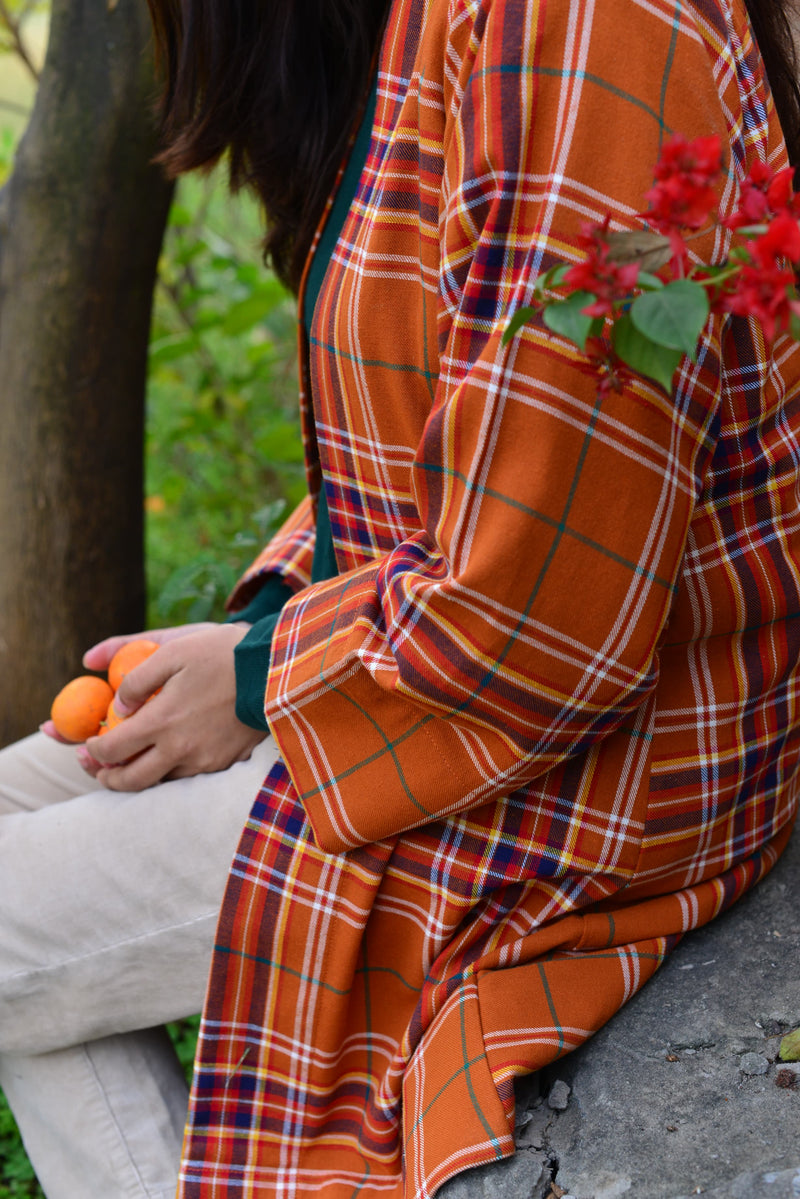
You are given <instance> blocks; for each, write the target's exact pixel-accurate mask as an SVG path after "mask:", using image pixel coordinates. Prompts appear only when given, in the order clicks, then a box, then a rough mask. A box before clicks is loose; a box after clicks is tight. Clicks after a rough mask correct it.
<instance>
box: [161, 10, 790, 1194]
mask: <svg viewBox="0 0 800 1199" xmlns="http://www.w3.org/2000/svg"><path fill="white" fill-rule="evenodd" d="M672 130H676V131H678V130H679V131H680V132H682V133H684V134H685V135H686V136H688V137H693V136H697V135H699V134H707V133H709V132H712V131H714V130H716V131H719V132H720V134H721V135H722V137H723V139H724V144H725V145H726V146H728V147H729V155H728V159H729V173H728V178H727V180H726V182H725V185H724V190H723V193H722V203H723V208H730V207H732V206H733V204H734V202H735V195H736V187H737V180H738V179H740V178H741V176H742V174H743V172H744V170H745V169H746V166H747V164H748V163H750V162H751V161H753V160H754V159H756V158H758V159H761V160H767V161H769V162H772V163H773V164H774V165H775V166H780V165H782V164H783V163H784V162H785V150H784V146H783V142H782V139H781V135H780V130H779V128H778V125H777V122H776V119H775V115H774V112H773V109H772V103H771V99H770V97H769V95H768V93H767V90H766V87H765V84H764V79H763V74H762V69H761V65H760V60H759V58H758V55H757V52H756V50H755V47H754V45H753V42H752V38H751V34H750V31H749V26H748V23H747V19H746V16H745V14H744V10H743V6H742V5H741V4H740V3H738V0H737V2H735V3H734V2H733V0H698V2H697V3H675V2H669V3H668V2H666V0H647V3H644V2H643V0H642V2H639V0H594V2H592V0H558V2H556V0H484V2H482V3H481V2H478V0H394V3H393V6H392V9H391V13H390V18H389V22H388V25H387V29H386V32H385V36H384V41H383V47H382V52H381V57H380V75H379V90H378V108H377V113H376V118H375V126H374V129H373V136H372V142H371V147H370V152H369V156H368V161H367V164H366V168H365V171H364V173H363V175H362V179H361V184H360V187H359V191H358V194H357V197H356V200H355V202H354V205H353V207H352V208H351V212H350V216H349V218H348V220H347V222H346V224H345V227H344V229H343V231H342V234H341V237H340V239H339V242H338V245H337V250H336V253H335V255H334V258H333V260H332V263H331V266H330V269H329V271H328V274H327V276H326V281H325V284H324V285H323V289H322V292H321V294H320V299H319V302H318V304H317V308H316V313H315V321H314V326H313V328H312V338H311V341H312V344H311V346H310V353H309V362H310V369H311V384H312V385H311V388H310V389H308V388H307V389H306V394H308V392H309V390H310V391H311V392H312V393H313V395H314V400H315V406H314V411H313V413H312V412H311V411H310V408H309V407H308V403H307V402H306V411H305V422H306V425H305V427H306V430H307V435H308V447H309V469H310V480H311V486H312V490H313V488H314V486H316V483H317V480H318V479H319V477H320V469H319V468H320V464H321V467H322V474H323V475H324V479H325V486H326V489H327V490H326V497H327V500H328V507H329V510H330V515H331V523H332V528H333V535H334V541H335V545H336V550H337V556H338V559H339V563H340V566H341V567H342V571H343V573H342V574H341V575H340V576H339V577H338V578H336V579H333V580H331V581H329V582H326V583H323V584H319V585H315V586H313V587H308V588H304V589H303V590H300V591H298V593H297V594H296V595H295V597H294V598H293V599H292V600H291V601H290V602H289V604H288V605H287V607H286V609H285V610H284V614H283V616H282V618H281V620H280V622H279V625H278V628H277V630H276V637H275V641H274V643H273V654H274V659H273V667H272V669H271V671H270V676H269V681H268V686H267V696H266V709H265V710H266V712H267V714H268V718H269V720H270V724H271V727H272V730H273V732H274V735H275V737H276V740H277V742H278V744H279V746H280V748H281V752H282V756H283V763H279V764H278V766H277V767H276V768H275V770H274V771H273V772H272V774H271V775H270V777H269V778H268V779H267V780H266V782H265V784H264V787H263V789H262V791H261V793H260V795H259V797H258V800H257V802H256V804H255V807H254V809H253V813H252V816H251V819H250V821H249V824H248V827H247V829H246V831H245V834H244V837H243V840H242V843H241V845H240V848H239V851H238V854H237V857H236V860H235V863H234V866H233V870H232V874H231V879H230V883H229V887H228V891H227V895H226V899H225V903H224V906H223V912H222V917H221V920H220V927H219V935H218V944H217V947H216V951H215V956H214V964H213V968H212V976H211V982H210V989H209V996H208V1001H207V1005H206V1013H205V1017H204V1022H203V1029H202V1037H201V1042H200V1047H199V1052H198V1061H197V1068H196V1073H195V1081H194V1086H193V1090H192V1099H191V1111H190V1121H189V1126H188V1129H187V1138H186V1144H185V1152H184V1163H183V1168H182V1181H181V1186H180V1192H179V1193H180V1195H181V1196H182V1199H212V1197H214V1199H218V1197H220V1196H225V1197H229V1196H261V1195H276V1196H301V1197H304V1196H308V1197H310V1196H312V1195H314V1196H323V1197H324V1199H344V1196H348V1199H349V1197H351V1196H355V1195H358V1196H360V1197H362V1199H368V1197H369V1196H375V1197H376V1199H377V1197H378V1196H391V1197H392V1199H399V1197H400V1196H401V1195H403V1194H405V1195H406V1196H414V1197H415V1199H423V1197H427V1196H431V1195H433V1194H434V1192H435V1191H436V1189H437V1187H438V1186H440V1185H441V1183H442V1182H443V1181H444V1180H445V1179H446V1178H448V1177H449V1176H451V1175H452V1174H454V1173H456V1172H457V1171H459V1170H461V1169H463V1168H465V1167H467V1166H473V1165H477V1164H479V1163H481V1162H487V1161H491V1160H493V1159H495V1158H498V1157H501V1156H503V1155H506V1154H508V1153H510V1152H512V1150H513V1138H512V1129H513V1086H512V1083H513V1079H514V1077H515V1076H517V1075H519V1074H521V1073H524V1072H526V1071H530V1070H534V1069H537V1068H540V1067H541V1066H543V1065H545V1064H546V1063H548V1062H550V1061H552V1060H554V1059H555V1058H557V1057H558V1056H559V1055H560V1054H562V1053H565V1052H567V1051H568V1050H570V1049H572V1048H574V1047H575V1046H577V1045H579V1044H580V1043H582V1042H583V1041H584V1040H585V1039H586V1038H587V1037H588V1036H589V1035H591V1033H592V1032H593V1031H595V1030H596V1029H597V1028H599V1027H600V1026H601V1025H602V1024H603V1023H604V1021H606V1020H607V1019H608V1018H609V1017H610V1016H611V1015H612V1014H613V1013H614V1011H616V1010H617V1009H618V1008H619V1006H620V1005H621V1004H623V1003H625V1002H626V1000H627V999H628V998H629V997H630V996H631V995H632V994H633V993H634V992H635V991H636V990H637V988H638V987H640V986H641V985H642V984H643V982H644V981H645V980H646V979H647V978H648V977H650V976H651V975H652V973H653V972H654V971H655V970H656V969H657V967H658V965H659V963H660V962H661V961H662V960H663V958H664V955H665V954H666V953H667V952H668V951H669V950H670V948H671V947H672V946H673V945H674V944H675V942H676V941H677V940H678V939H679V938H680V937H681V936H682V935H683V934H684V933H685V932H686V931H687V930H688V929H691V928H694V927H696V926H697V925H699V924H701V923H703V922H704V921H706V920H709V919H711V918H712V917H713V916H715V915H716V914H717V913H718V912H720V911H721V910H723V909H724V908H726V907H727V906H729V905H730V904H731V903H732V902H734V901H735V899H736V898H737V897H738V896H739V895H740V894H741V893H742V892H743V891H744V890H746V888H747V887H748V886H750V885H752V884H753V883H754V882H756V881H757V880H758V879H759V878H760V877H761V876H762V875H763V873H765V872H766V870H768V869H769V868H770V866H771V865H772V864H773V863H774V861H775V859H776V857H777V855H778V853H779V852H780V850H781V849H782V847H783V845H784V844H785V841H786V838H787V837H788V835H789V829H790V826H791V821H792V818H793V816H794V812H795V809H796V803H797V793H798V748H799V747H798V741H799V738H798V720H797V704H798V659H799V657H800V602H799V599H800V587H799V584H800V571H799V569H798V560H799V559H800V554H798V547H799V545H800V503H799V502H798V458H799V457H800V404H799V403H798V395H799V394H800V350H798V348H797V347H796V346H795V345H793V344H791V343H789V342H788V340H785V339H784V340H782V341H779V342H778V343H777V344H776V345H775V347H774V349H773V350H772V351H770V350H769V349H768V348H767V347H765V345H764V344H763V339H762V337H761V333H760V331H759V329H758V328H756V327H755V326H753V325H751V324H749V323H747V322H745V321H742V320H739V319H736V320H732V319H728V320H726V321H724V322H718V321H717V322H711V323H710V324H709V326H708V328H707V330H706V332H705V335H704V337H703V340H702V344H701V347H700V352H699V354H698V357H697V361H696V362H695V363H690V362H688V361H686V362H685V363H684V365H683V368H682V370H681V372H680V374H679V378H678V386H677V389H676V393H675V395H673V396H672V397H669V398H668V397H666V396H665V395H663V394H661V393H660V392H659V391H658V389H656V388H655V387H654V386H651V385H650V384H648V383H646V382H645V381H635V382H631V383H630V385H628V386H626V388H625V390H624V391H623V393H621V394H619V395H611V396H610V397H607V398H606V399H604V400H603V402H602V403H600V402H598V400H597V397H596V394H595V381H594V379H593V378H592V377H591V376H590V375H589V374H588V373H587V372H586V371H585V369H584V366H583V364H582V362H581V359H580V356H579V355H578V354H577V352H576V351H575V350H574V348H573V347H571V346H570V345H568V344H567V343H565V342H563V341H562V340H561V339H559V338H558V337H555V336H553V335H552V334H549V333H546V332H545V330H544V329H543V328H542V327H541V326H533V327H531V326H528V327H526V328H525V330H524V331H522V332H521V333H520V334H519V335H518V336H517V337H516V338H515V339H514V340H513V341H512V343H511V344H510V345H509V346H507V347H503V346H502V345H501V334H502V330H503V327H504V325H505V321H506V319H507V316H508V313H509V312H510V311H512V310H513V309H514V308H515V307H516V306H517V305H519V304H522V303H525V302H526V299H527V298H528V296H529V291H530V285H531V281H532V279H533V278H534V277H535V276H536V274H537V273H539V272H540V271H541V270H542V269H544V268H546V267H547V266H548V265H549V264H550V263H552V262H553V261H554V260H556V259H560V258H566V259H574V258H575V257H576V256H577V251H576V237H577V234H578V232H579V228H580V223H581V221H582V220H585V219H598V220H599V219H602V217H603V216H604V214H605V212H606V211H609V212H610V213H611V215H612V219H613V222H614V224H615V225H616V226H617V227H630V226H633V225H635V224H636V223H637V218H636V213H637V211H638V210H639V209H641V207H642V204H643V199H642V197H643V195H644V192H645V191H646V190H647V187H648V186H649V184H650V182H651V172H652V166H653V163H654V162H655V160H656V157H657V154H658V149H659V145H660V143H661V141H662V139H663V138H664V137H665V136H666V135H667V134H668V133H669V132H670V131H672ZM696 250H697V253H698V255H699V256H701V257H704V258H707V257H708V256H716V257H720V256H723V255H724V254H725V252H726V242H725V237H724V235H723V234H721V233H709V234H708V235H707V236H706V237H705V238H704V239H700V240H699V241H698V242H697V243H696ZM306 519H307V517H306ZM290 541H291V539H290ZM282 553H283V549H282V544H281V541H280V539H279V540H278V541H276V542H275V543H274V544H273V545H272V546H271V547H268V548H267V550H266V551H265V553H264V555H262V557H261V559H260V560H259V562H258V563H257V564H256V566H255V567H254V572H255V575H257V574H258V572H260V571H265V570H270V569H281V568H282V567H281V564H282ZM284 763H285V765H284Z"/></svg>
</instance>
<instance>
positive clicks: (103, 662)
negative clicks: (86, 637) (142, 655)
mask: <svg viewBox="0 0 800 1199" xmlns="http://www.w3.org/2000/svg"><path fill="white" fill-rule="evenodd" d="M142 637H149V638H151V640H153V641H156V640H157V638H156V636H155V634H154V633H126V634H123V635H121V636H118V637H106V639H105V641H98V642H97V644H96V645H92V646H90V647H89V649H87V651H86V653H85V654H84V655H83V665H84V666H85V667H86V669H87V670H105V669H106V668H107V667H108V664H109V662H110V661H111V659H112V658H113V657H114V654H115V653H116V652H117V650H118V649H121V648H122V646H123V645H127V644H128V642H129V641H138V640H140V639H141V638H142Z"/></svg>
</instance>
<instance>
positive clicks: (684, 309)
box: [631, 279, 709, 359]
mask: <svg viewBox="0 0 800 1199" xmlns="http://www.w3.org/2000/svg"><path fill="white" fill-rule="evenodd" d="M708 312H709V307H708V296H707V295H706V292H705V288H703V287H701V286H700V284H699V283H694V282H693V281H692V280H691V279H676V280H675V281H674V282H672V283H668V284H667V286H666V287H663V288H661V290H660V291H649V292H645V294H644V295H641V296H637V297H636V299H635V300H634V302H633V304H632V306H631V319H632V320H633V323H634V325H635V326H636V328H637V329H638V330H639V332H640V333H642V334H643V335H644V336H645V337H647V338H649V339H650V341H654V342H655V343H656V344H657V345H659V346H665V347H666V348H667V349H669V350H680V351H681V352H682V353H684V354H688V355H689V357H690V358H692V359H694V356H695V354H696V353H697V341H698V338H699V337H700V334H701V332H702V329H703V325H704V324H705V323H706V321H707V320H708Z"/></svg>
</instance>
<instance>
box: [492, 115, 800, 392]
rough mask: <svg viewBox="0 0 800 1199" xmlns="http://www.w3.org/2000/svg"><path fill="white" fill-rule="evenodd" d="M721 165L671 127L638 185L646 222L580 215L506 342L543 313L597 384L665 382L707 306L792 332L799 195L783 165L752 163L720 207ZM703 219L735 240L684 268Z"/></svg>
mask: <svg viewBox="0 0 800 1199" xmlns="http://www.w3.org/2000/svg"><path fill="white" fill-rule="evenodd" d="M722 172H723V162H722V151H721V146H720V139H719V138H718V137H716V136H714V137H700V138H696V139H695V140H693V141H687V140H686V139H685V138H683V137H681V136H680V135H677V136H675V137H673V138H671V139H670V140H669V141H668V142H667V143H666V144H665V146H664V147H663V150H662V153H661V156H660V158H659V160H658V163H657V164H656V168H655V182H654V185H653V187H652V188H651V189H650V191H649V192H647V194H646V196H645V199H646V201H647V203H648V208H647V210H646V211H644V212H642V213H640V214H639V216H640V218H641V219H642V221H643V222H644V223H645V226H646V227H645V228H643V229H640V230H634V231H631V232H613V231H611V229H610V219H609V218H608V217H606V219H605V220H604V221H603V222H602V223H600V224H585V225H584V226H583V227H582V229H581V234H580V237H579V239H578V244H579V247H580V248H581V249H582V250H584V251H585V256H584V258H583V259H582V260H580V261H579V262H577V263H574V264H573V265H570V266H568V265H566V264H563V263H562V264H559V265H557V266H555V267H552V268H551V269H550V270H549V271H547V272H546V273H545V274H544V275H542V276H540V277H539V278H538V279H537V280H536V282H535V283H534V306H533V307H530V308H524V309H520V310H519V311H518V312H517V313H515V315H514V316H513V317H512V319H511V321H510V322H509V324H508V326H507V328H506V331H505V334H504V341H508V340H509V339H510V338H511V337H512V336H513V335H514V333H516V331H517V329H519V327H520V326H521V325H522V324H524V323H525V322H526V321H528V320H531V319H533V318H534V317H536V316H537V315H539V314H541V317H542V319H543V320H544V323H545V324H546V325H547V327H548V328H549V329H551V330H552V331H553V332H555V333H559V334H561V335H562V336H564V337H567V338H569V339H570V340H571V341H573V342H575V343H576V344H577V345H578V346H579V348H580V349H581V350H582V351H583V353H584V355H585V357H586V359H587V362H588V364H589V366H590V368H591V369H592V370H595V371H597V372H598V374H599V384H598V387H599V390H600V392H601V393H603V392H606V391H609V390H619V389H620V388H621V386H622V383H623V381H624V378H625V374H626V372H627V373H629V372H630V371H633V372H635V373H637V374H641V375H645V376H646V377H648V378H650V379H653V380H654V381H655V382H657V383H659V384H660V385H661V386H662V387H663V388H664V390H665V391H667V392H670V391H671V388H672V377H673V375H674V372H675V370H676V369H677V367H678V365H679V363H680V361H681V359H682V357H683V355H684V354H688V355H689V357H691V358H693V357H694V355H695V353H696V350H697V343H698V339H699V337H700V334H701V332H702V329H703V327H704V325H705V323H706V321H707V320H708V317H709V315H710V314H720V313H733V314H735V315H738V316H747V317H750V316H753V317H756V318H757V319H758V320H759V321H760V323H761V326H762V329H763V332H764V336H765V338H766V339H767V340H768V341H772V340H773V339H774V338H775V337H776V336H777V335H778V334H779V333H784V332H789V333H791V335H792V336H794V337H797V338H800V300H798V298H797V295H796V291H795V269H796V268H797V267H798V264H800V223H798V219H799V218H800V197H798V196H796V195H795V194H794V191H793V188H792V176H793V171H792V168H791V167H787V168H786V169H785V170H780V171H777V172H776V171H773V170H772V169H771V168H770V167H769V166H768V165H767V164H765V163H761V162H756V163H754V164H753V165H752V166H751V167H750V170H749V171H748V173H747V175H746V176H745V178H744V179H743V180H742V181H741V183H740V186H739V194H738V203H737V206H736V208H735V210H734V211H733V212H732V213H730V214H729V215H728V216H726V217H725V218H724V219H723V218H721V217H720V215H719V211H718V196H719V190H720V189H719V182H720V177H721V175H722ZM709 224H717V225H722V226H723V227H724V228H725V229H728V230H730V231H731V233H734V234H736V235H737V238H741V242H740V244H737V245H736V246H735V248H734V249H733V250H732V251H731V253H730V255H729V257H728V259H727V261H725V262H723V263H720V264H715V265H713V266H707V265H701V264H695V265H692V263H691V260H690V254H689V246H688V239H691V237H693V236H698V233H699V232H700V231H703V230H704V229H705V228H707V227H708V226H709Z"/></svg>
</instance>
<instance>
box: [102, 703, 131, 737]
mask: <svg viewBox="0 0 800 1199" xmlns="http://www.w3.org/2000/svg"><path fill="white" fill-rule="evenodd" d="M124 719H125V717H124V716H120V715H119V713H118V712H117V709H116V708H115V707H114V701H113V699H112V701H111V703H110V704H109V705H108V711H107V712H106V718H105V720H104V721H103V724H102V727H101V729H100V736H101V737H102V735H103V733H108V732H109V731H110V730H111V729H115V728H116V727H117V725H118V724H122V722H123V720H124Z"/></svg>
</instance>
